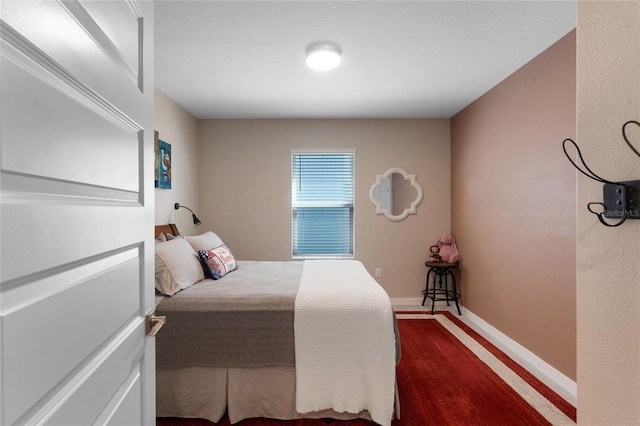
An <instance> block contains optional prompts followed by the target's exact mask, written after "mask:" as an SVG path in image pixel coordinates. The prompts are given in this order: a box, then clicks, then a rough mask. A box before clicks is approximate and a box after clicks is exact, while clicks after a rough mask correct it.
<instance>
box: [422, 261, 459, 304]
mask: <svg viewBox="0 0 640 426" xmlns="http://www.w3.org/2000/svg"><path fill="white" fill-rule="evenodd" d="M424 264H425V266H426V267H427V268H429V271H427V280H426V285H425V289H424V290H422V294H424V298H423V299H422V306H424V302H425V301H426V300H427V297H428V298H429V299H431V314H432V315H433V308H434V306H435V304H436V300H446V301H447V306H449V301H452V302H456V308H458V315H462V312H460V305H459V304H458V299H460V293H458V287H457V285H456V277H455V275H454V274H453V269H454V268H456V267H457V266H458V264H457V263H445V262H424ZM432 273H433V280H432V281H431V284H432V285H431V287H430V286H429V276H430V275H431V274H432ZM449 277H451V281H453V288H452V289H449ZM436 279H437V283H436ZM443 279H444V280H443ZM443 281H444V285H443Z"/></svg>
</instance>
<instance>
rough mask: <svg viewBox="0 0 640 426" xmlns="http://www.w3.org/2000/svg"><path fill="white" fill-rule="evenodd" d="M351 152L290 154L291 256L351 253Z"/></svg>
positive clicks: (352, 190) (352, 181) (344, 254)
mask: <svg viewBox="0 0 640 426" xmlns="http://www.w3.org/2000/svg"><path fill="white" fill-rule="evenodd" d="M354 163H355V154H353V153H348V154H344V153H339V154H331V153H317V154H316V153H301V154H297V153H294V154H292V162H291V183H292V188H291V206H292V233H291V234H292V248H293V249H292V252H293V255H294V256H353V201H354V181H355V179H354Z"/></svg>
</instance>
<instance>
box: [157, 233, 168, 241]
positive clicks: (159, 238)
mask: <svg viewBox="0 0 640 426" xmlns="http://www.w3.org/2000/svg"><path fill="white" fill-rule="evenodd" d="M166 242H167V237H165V235H164V234H163V233H162V232H161V233H159V234H158V236H157V237H156V243H166Z"/></svg>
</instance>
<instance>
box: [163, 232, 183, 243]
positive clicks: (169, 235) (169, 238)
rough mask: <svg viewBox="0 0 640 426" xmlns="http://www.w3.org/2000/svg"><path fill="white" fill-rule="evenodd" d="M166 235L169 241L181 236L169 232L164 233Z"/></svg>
mask: <svg viewBox="0 0 640 426" xmlns="http://www.w3.org/2000/svg"><path fill="white" fill-rule="evenodd" d="M164 237H165V238H166V239H167V241H171V240H175V239H176V238H180V237H176V236H175V235H173V234H169V233H166V234H164Z"/></svg>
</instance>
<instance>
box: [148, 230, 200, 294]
mask: <svg viewBox="0 0 640 426" xmlns="http://www.w3.org/2000/svg"><path fill="white" fill-rule="evenodd" d="M155 248H156V256H155V263H156V289H158V291H159V292H160V293H162V294H166V295H167V296H172V295H174V294H176V293H177V292H178V291H180V290H184V289H185V288H188V287H191V286H192V285H193V284H195V283H197V282H198V281H201V280H203V279H204V273H203V271H202V266H201V265H200V262H199V260H198V255H197V254H196V252H194V251H193V249H192V248H191V246H190V245H189V243H187V242H186V241H185V240H184V239H182V238H176V239H175V240H171V241H167V242H166V243H162V244H156V246H155Z"/></svg>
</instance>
